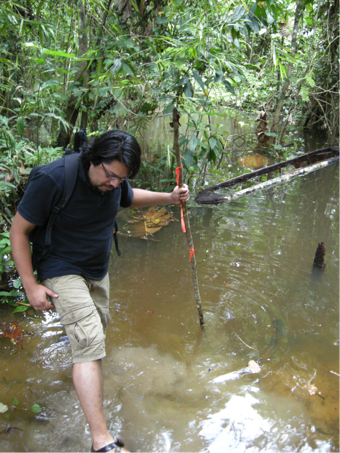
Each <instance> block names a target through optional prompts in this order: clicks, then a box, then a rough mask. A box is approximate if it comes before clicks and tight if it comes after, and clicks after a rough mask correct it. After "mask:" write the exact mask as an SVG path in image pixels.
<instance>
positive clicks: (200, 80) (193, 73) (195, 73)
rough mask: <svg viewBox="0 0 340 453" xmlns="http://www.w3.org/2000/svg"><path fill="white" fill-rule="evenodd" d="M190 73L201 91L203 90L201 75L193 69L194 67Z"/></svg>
mask: <svg viewBox="0 0 340 453" xmlns="http://www.w3.org/2000/svg"><path fill="white" fill-rule="evenodd" d="M192 75H193V76H194V79H195V80H196V82H197V83H198V84H199V86H200V87H201V88H202V90H203V92H204V91H205V85H204V82H203V80H202V78H201V76H200V75H199V73H198V72H197V71H195V69H193V70H192Z"/></svg>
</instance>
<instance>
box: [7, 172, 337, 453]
mask: <svg viewBox="0 0 340 453" xmlns="http://www.w3.org/2000/svg"><path fill="white" fill-rule="evenodd" d="M338 178H339V172H338V167H337V166H333V167H330V168H326V169H324V170H321V171H319V172H316V173H315V174H310V175H308V176H307V177H305V178H300V179H297V180H294V181H293V182H292V183H291V184H289V185H284V186H280V187H277V188H275V189H273V190H271V191H266V192H261V193H257V194H255V195H253V196H251V197H248V198H243V199H240V200H238V201H237V202H234V203H231V204H225V205H221V206H218V207H199V206H197V205H195V204H194V203H193V204H192V206H191V207H190V210H189V212H190V222H191V228H192V232H193V239H194V244H195V250H196V256H197V261H198V275H199V283H200V291H201V298H202V303H203V310H204V317H205V323H206V336H204V337H203V338H202V341H201V343H200V346H199V348H198V350H196V351H195V344H197V341H199V340H198V335H199V331H200V327H199V323H198V316H197V311H196V306H195V301H194V295H193V289H192V280H191V269H190V265H189V261H188V250H187V245H186V238H185V235H183V234H182V233H181V232H180V225H179V222H177V221H176V222H172V223H171V224H170V225H169V226H168V227H167V228H165V229H163V230H161V231H160V232H159V233H157V238H158V239H159V241H160V242H146V241H138V240H137V239H125V238H122V240H121V247H120V248H121V251H122V256H121V257H120V258H117V257H116V256H114V255H112V262H111V265H110V278H111V298H112V300H111V316H112V324H111V327H110V329H109V332H108V335H107V358H106V360H105V362H104V365H103V372H104V386H105V394H104V397H105V414H106V418H107V420H108V422H109V425H110V428H111V429H112V431H114V432H115V433H118V434H119V436H120V437H121V438H122V439H124V441H125V443H126V446H127V447H128V448H129V449H130V450H131V451H168V452H169V451H178V452H188V451H191V452H199V451H209V452H211V453H217V452H225V451H228V450H235V451H239V452H242V451H246V450H249V449H250V450H251V451H281V450H285V451H300V450H301V451H302V450H303V451H312V450H317V451H338V449H339V429H338V426H339V404H338V403H339V378H338V376H336V375H335V374H332V373H331V371H334V372H338V371H339V340H338V338H339V326H338V319H339V306H338V301H339V281H338V276H339V209H338V199H339V197H338V195H339V194H338V191H339V179H338ZM174 213H175V216H176V217H177V218H179V213H178V210H177V209H175V210H174ZM120 221H121V223H122V224H123V223H124V222H123V221H122V219H121V220H120ZM122 226H123V225H122ZM320 241H323V242H324V243H325V245H326V249H327V251H326V256H325V261H326V263H327V265H326V268H325V270H324V271H323V272H322V273H320V275H318V276H317V278H316V277H315V275H314V274H313V273H312V263H313V258H314V253H315V249H316V246H317V244H318V242H320ZM2 318H4V319H5V318H7V319H10V318H11V315H10V312H8V313H7V312H6V311H5V310H3V311H2ZM23 327H24V328H25V330H26V331H30V332H32V333H33V335H32V336H29V337H27V338H25V341H24V350H20V349H16V347H15V346H13V345H11V344H10V343H9V342H7V343H5V340H4V339H2V348H1V350H0V363H1V365H0V368H1V378H0V394H1V402H3V403H5V404H7V405H8V406H10V405H11V401H12V399H13V398H17V399H18V400H19V405H18V407H20V408H21V409H15V410H11V411H10V418H9V419H5V418H3V416H0V417H1V418H0V431H1V430H2V429H3V428H4V427H5V426H6V423H11V424H12V425H13V426H15V427H19V428H21V429H22V430H23V431H20V430H12V431H11V432H10V433H9V434H8V435H6V434H2V435H1V436H0V450H1V451H88V450H89V447H90V445H91V437H90V432H89V429H88V427H87V426H86V425H85V428H84V416H83V414H82V411H81V409H80V407H79V403H78V400H77V397H76V394H75V391H74V389H73V386H72V381H71V356H70V351H69V345H68V342H67V341H65V338H64V333H63V330H62V328H61V326H60V324H59V321H58V319H57V317H56V315H55V314H46V315H45V317H44V318H43V321H42V318H40V317H39V318H26V319H25V321H24V322H23ZM259 359H262V360H260V362H259V363H260V364H261V367H262V371H261V373H259V374H251V373H250V372H249V369H248V368H247V364H248V362H249V360H255V361H257V360H259ZM315 388H317V390H315ZM313 392H314V393H313ZM318 393H321V395H318ZM34 402H38V403H39V404H41V406H42V408H43V411H42V413H41V414H39V415H38V416H37V415H35V414H33V413H32V412H30V411H29V410H24V409H29V407H30V406H31V405H32V404H33V403H34Z"/></svg>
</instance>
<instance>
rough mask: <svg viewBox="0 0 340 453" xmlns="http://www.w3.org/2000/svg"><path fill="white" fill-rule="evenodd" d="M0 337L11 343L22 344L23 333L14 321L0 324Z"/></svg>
mask: <svg viewBox="0 0 340 453" xmlns="http://www.w3.org/2000/svg"><path fill="white" fill-rule="evenodd" d="M0 337H7V338H10V339H11V342H12V343H14V344H16V343H18V344H20V345H21V344H22V341H23V338H24V332H23V330H22V328H21V327H20V326H19V324H18V323H17V322H16V321H12V322H6V323H2V324H0Z"/></svg>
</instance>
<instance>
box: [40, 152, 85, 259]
mask: <svg viewBox="0 0 340 453" xmlns="http://www.w3.org/2000/svg"><path fill="white" fill-rule="evenodd" d="M78 157H79V154H76V153H73V154H65V156H64V159H65V172H64V185H63V191H62V193H61V196H60V198H59V200H58V203H57V204H56V205H55V206H53V208H52V211H51V214H50V217H49V219H48V222H47V226H46V234H45V248H44V252H43V254H42V256H41V258H40V260H39V261H41V260H42V259H43V258H44V257H45V256H46V255H47V253H48V251H49V249H50V247H51V242H52V228H53V224H54V221H55V218H56V217H57V215H58V214H59V212H60V211H61V210H62V209H64V208H65V206H66V205H67V203H68V202H69V201H70V198H71V196H72V193H73V191H74V188H75V185H76V181H77V177H78V168H79V159H78Z"/></svg>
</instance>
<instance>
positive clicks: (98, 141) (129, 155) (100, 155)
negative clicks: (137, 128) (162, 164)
mask: <svg viewBox="0 0 340 453" xmlns="http://www.w3.org/2000/svg"><path fill="white" fill-rule="evenodd" d="M114 160H117V161H118V162H121V163H122V164H124V165H125V166H126V167H127V168H128V169H129V170H130V174H129V177H130V178H134V177H135V176H136V175H137V173H138V170H139V168H140V163H141V149H140V146H139V144H138V142H137V140H136V139H135V138H134V137H133V136H132V135H130V134H128V133H127V132H123V131H107V132H104V134H101V135H99V136H98V137H96V138H95V139H94V140H92V141H90V142H88V143H87V144H84V145H83V150H82V153H81V155H80V161H81V163H82V165H83V167H84V170H85V171H87V170H88V169H89V168H90V165H91V162H92V163H93V165H95V166H97V165H100V164H101V163H104V164H109V163H111V162H112V161H114Z"/></svg>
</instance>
